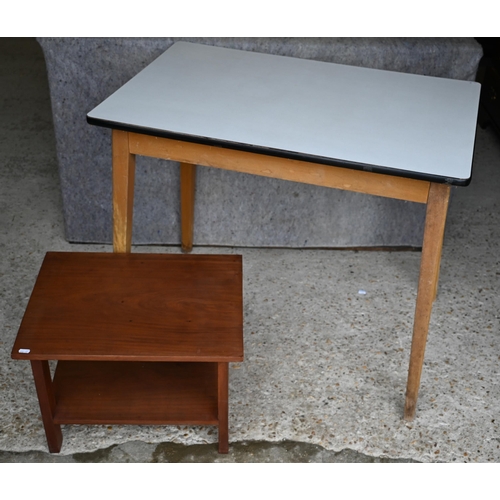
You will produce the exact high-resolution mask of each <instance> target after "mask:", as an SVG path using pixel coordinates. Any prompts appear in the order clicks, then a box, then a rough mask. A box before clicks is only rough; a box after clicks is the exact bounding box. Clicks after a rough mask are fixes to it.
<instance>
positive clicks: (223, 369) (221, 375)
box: [217, 363, 229, 453]
mask: <svg viewBox="0 0 500 500" xmlns="http://www.w3.org/2000/svg"><path fill="white" fill-rule="evenodd" d="M218 365H219V366H218V397H217V399H218V408H219V409H218V413H219V415H218V417H219V453H228V452H229V422H228V418H229V415H228V414H229V404H228V398H229V369H228V367H229V363H219V364H218Z"/></svg>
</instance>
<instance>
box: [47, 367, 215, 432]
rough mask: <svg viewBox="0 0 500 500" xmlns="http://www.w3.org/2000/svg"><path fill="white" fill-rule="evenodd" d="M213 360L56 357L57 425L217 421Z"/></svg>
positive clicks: (203, 422)
mask: <svg viewBox="0 0 500 500" xmlns="http://www.w3.org/2000/svg"><path fill="white" fill-rule="evenodd" d="M217 380H218V377H217V363H195V362H192V363H167V362H137V361H136V362H127V361H111V362H109V361H59V362H58V364H57V368H56V372H55V376H54V396H55V401H56V408H55V414H54V418H53V421H54V423H57V424H190V425H197V424H199V425H217V424H218V423H219V418H218V404H217V393H218V391H217Z"/></svg>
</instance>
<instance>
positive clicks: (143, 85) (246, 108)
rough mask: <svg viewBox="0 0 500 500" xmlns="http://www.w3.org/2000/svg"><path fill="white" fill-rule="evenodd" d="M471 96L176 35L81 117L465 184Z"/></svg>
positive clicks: (432, 81) (452, 86)
mask: <svg viewBox="0 0 500 500" xmlns="http://www.w3.org/2000/svg"><path fill="white" fill-rule="evenodd" d="M479 94H480V85H479V84H478V83H476V82H470V81H459V80H450V79H445V78H436V77H427V76H421V75H413V74H406V73H397V72H392V71H383V70H375V69H368V68H360V67H354V66H346V65H340V64H333V63H325V62H319V61H312V60H306V59H297V58H291V57H284V56H276V55H269V54H261V53H255V52H247V51H240V50H234V49H226V48H220V47H213V46H207V45H199V44H194V43H188V42H177V43H175V44H174V45H172V46H171V47H170V48H169V49H168V50H167V51H166V52H165V53H164V54H163V55H161V56H160V57H158V58H157V59H156V60H155V61H153V62H152V63H151V64H150V65H149V66H147V67H146V68H145V69H144V70H142V71H141V72H140V73H139V74H138V75H137V76H135V77H134V78H132V79H131V80H130V81H129V82H128V83H126V84H125V85H124V86H123V87H121V88H120V89H119V90H117V91H116V92H115V93H114V94H112V95H111V96H110V97H109V98H107V99H106V100H105V101H104V102H103V103H101V104H100V105H99V106H97V107H96V108H95V109H93V110H92V111H91V112H90V113H88V115H87V120H88V122H89V123H91V124H94V125H100V126H105V127H110V128H118V129H123V130H129V131H133V132H139V133H145V134H152V135H158V136H163V137H171V138H175V139H182V140H187V141H190V142H197V143H203V144H211V145H217V146H222V147H229V148H234V149H242V150H245V151H254V152H257V153H265V154H271V155H277V156H284V157H287V158H298V159H303V160H307V161H312V162H318V163H326V164H331V165H336V166H341V167H348V168H354V169H364V170H371V171H374V172H382V173H389V174H394V175H399V176H404V177H413V178H420V179H426V180H431V181H436V182H447V183H450V184H457V185H466V184H468V182H469V181H470V177H471V169H472V159H473V152H474V141H475V134H476V120H477V112H478V106H479Z"/></svg>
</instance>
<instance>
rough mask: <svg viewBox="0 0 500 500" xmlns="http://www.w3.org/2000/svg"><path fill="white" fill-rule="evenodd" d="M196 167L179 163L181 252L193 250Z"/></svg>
mask: <svg viewBox="0 0 500 500" xmlns="http://www.w3.org/2000/svg"><path fill="white" fill-rule="evenodd" d="M195 184H196V165H191V164H189V163H181V248H182V251H183V252H191V250H192V249H193V228H194V195H195Z"/></svg>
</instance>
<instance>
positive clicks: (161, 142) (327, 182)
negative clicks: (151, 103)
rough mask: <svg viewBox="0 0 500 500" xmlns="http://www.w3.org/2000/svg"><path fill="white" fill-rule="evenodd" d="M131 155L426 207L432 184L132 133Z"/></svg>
mask: <svg viewBox="0 0 500 500" xmlns="http://www.w3.org/2000/svg"><path fill="white" fill-rule="evenodd" d="M130 152H131V153H133V154H137V155H143V156H151V157H154V158H162V159H166V160H174V161H179V162H181V163H190V164H196V165H204V166H207V167H216V168H222V169H224V170H233V171H236V172H242V173H247V174H253V175H260V176H264V177H272V178H275V179H282V180H288V181H294V182H301V183H304V184H313V185H316V186H324V187H329V188H336V189H343V190H346V191H355V192H359V193H366V194H372V195H376V196H383V197H387V198H396V199H400V200H407V201H414V202H417V203H426V202H427V195H428V191H429V184H430V183H429V182H427V181H421V180H417V179H409V178H405V177H397V176H392V175H385V174H376V173H373V172H365V171H362V170H353V169H348V168H340V167H334V166H333V167H332V166H328V165H321V164H317V163H310V162H305V161H299V160H291V159H287V158H279V157H276V156H268V155H262V154H256V153H249V152H245V151H237V150H234V149H228V148H227V149H226V148H220V147H215V146H207V145H203V144H194V143H189V142H184V141H178V140H174V139H166V138H164V137H155V136H148V135H143V134H137V133H130Z"/></svg>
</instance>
